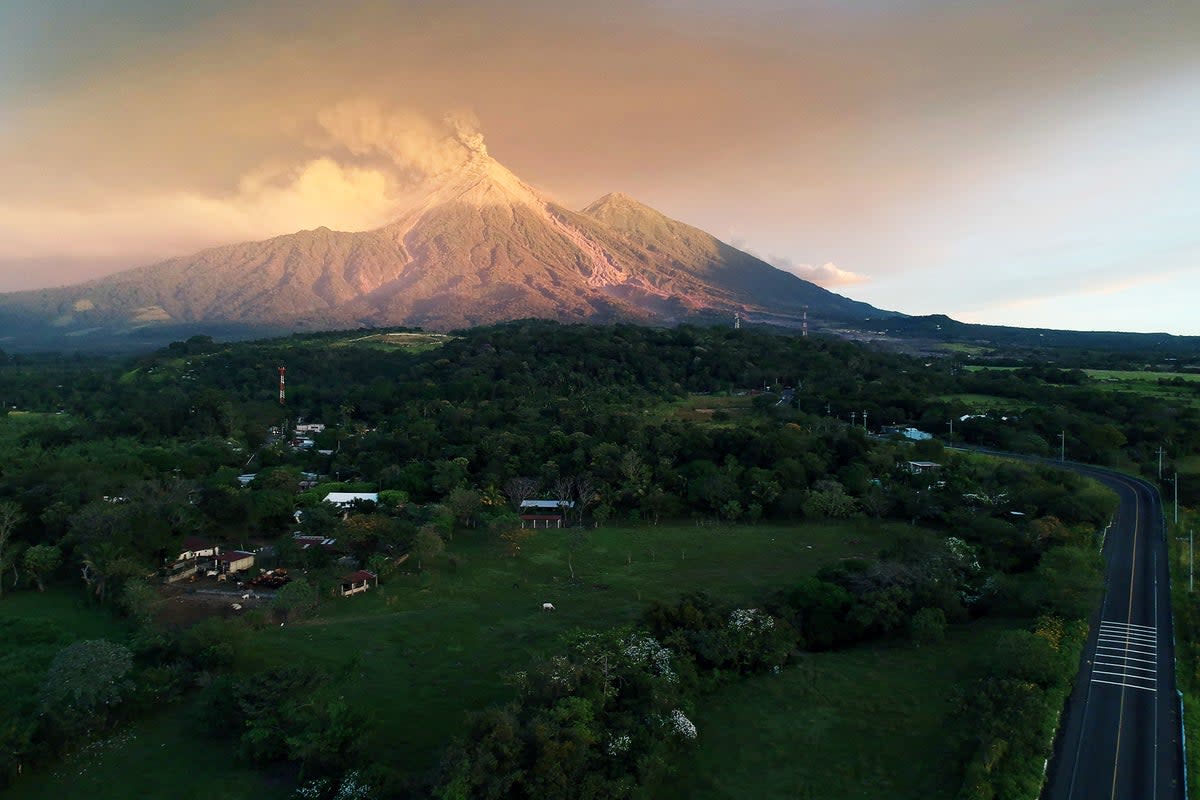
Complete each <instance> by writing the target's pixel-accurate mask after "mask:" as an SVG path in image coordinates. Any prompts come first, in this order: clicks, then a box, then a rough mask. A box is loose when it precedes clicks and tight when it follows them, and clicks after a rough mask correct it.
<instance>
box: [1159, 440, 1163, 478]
mask: <svg viewBox="0 0 1200 800" xmlns="http://www.w3.org/2000/svg"><path fill="white" fill-rule="evenodd" d="M1162 456H1163V449H1162V445H1161V444H1160V445H1159V446H1158V479H1159V480H1160V481H1161V480H1162Z"/></svg>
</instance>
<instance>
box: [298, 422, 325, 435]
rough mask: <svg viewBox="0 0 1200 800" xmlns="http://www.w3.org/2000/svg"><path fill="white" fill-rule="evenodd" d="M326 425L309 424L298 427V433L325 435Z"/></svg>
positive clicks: (319, 423) (320, 423)
mask: <svg viewBox="0 0 1200 800" xmlns="http://www.w3.org/2000/svg"><path fill="white" fill-rule="evenodd" d="M324 432H325V423H323V422H307V423H305V424H303V425H297V426H296V433H324Z"/></svg>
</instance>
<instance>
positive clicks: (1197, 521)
mask: <svg viewBox="0 0 1200 800" xmlns="http://www.w3.org/2000/svg"><path fill="white" fill-rule="evenodd" d="M1196 528H1200V515H1198V514H1196V513H1195V512H1190V513H1184V514H1182V515H1181V516H1180V518H1179V524H1178V525H1174V524H1171V521H1170V520H1168V525H1167V548H1168V552H1169V553H1170V555H1171V608H1172V611H1173V612H1174V615H1175V617H1174V622H1175V683H1176V688H1177V689H1178V690H1179V692H1180V694H1181V696H1182V702H1183V720H1184V728H1185V731H1186V738H1187V748H1186V756H1187V776H1188V787H1187V792H1188V796H1189V797H1196V796H1200V794H1198V793H1200V594H1198V593H1197V591H1192V586H1191V581H1190V580H1189V579H1190V577H1191V575H1192V571H1191V570H1192V568H1193V564H1192V558H1193V557H1194V554H1193V553H1191V552H1190V549H1191V542H1190V541H1189V539H1190V538H1192V537H1190V534H1192V533H1194V531H1195V530H1196Z"/></svg>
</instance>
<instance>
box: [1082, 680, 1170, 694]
mask: <svg viewBox="0 0 1200 800" xmlns="http://www.w3.org/2000/svg"><path fill="white" fill-rule="evenodd" d="M1092 683H1106V684H1108V685H1109V686H1123V687H1125V688H1126V689H1141V690H1142V691H1143V692H1150V693H1151V694H1155V690H1154V689H1151V688H1149V687H1146V686H1134V685H1133V684H1132V683H1115V682H1113V681H1092Z"/></svg>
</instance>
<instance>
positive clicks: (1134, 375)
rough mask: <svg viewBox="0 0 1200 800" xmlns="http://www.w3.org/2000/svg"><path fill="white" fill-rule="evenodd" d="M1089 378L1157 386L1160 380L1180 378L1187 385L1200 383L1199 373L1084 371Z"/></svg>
mask: <svg viewBox="0 0 1200 800" xmlns="http://www.w3.org/2000/svg"><path fill="white" fill-rule="evenodd" d="M1084 372H1085V373H1087V375H1088V377H1089V378H1094V379H1096V380H1098V381H1122V382H1125V381H1129V382H1133V383H1152V384H1157V383H1158V382H1159V381H1160V380H1163V379H1167V380H1173V379H1175V378H1182V379H1183V380H1185V381H1188V382H1189V383H1200V373H1195V372H1145V371H1143V370H1134V369H1085V370H1084Z"/></svg>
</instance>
